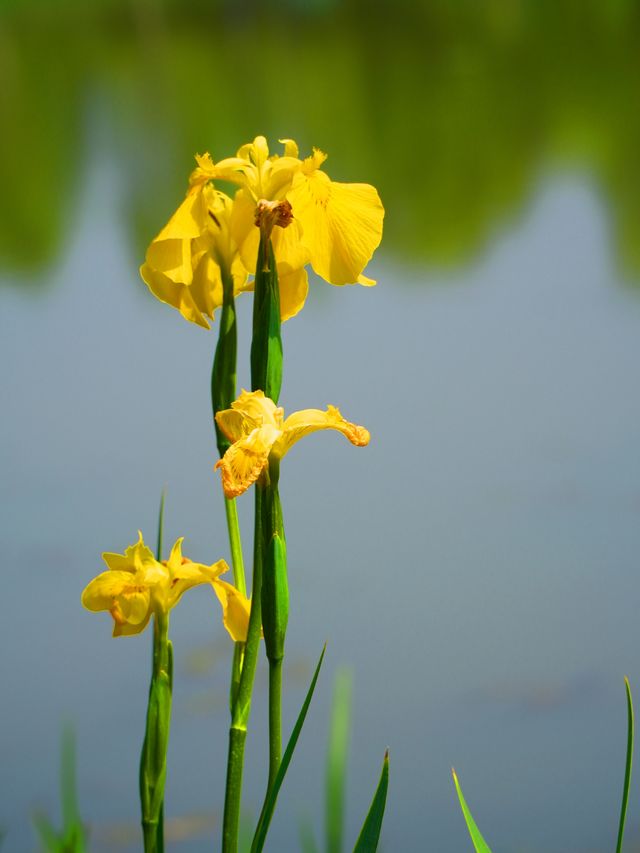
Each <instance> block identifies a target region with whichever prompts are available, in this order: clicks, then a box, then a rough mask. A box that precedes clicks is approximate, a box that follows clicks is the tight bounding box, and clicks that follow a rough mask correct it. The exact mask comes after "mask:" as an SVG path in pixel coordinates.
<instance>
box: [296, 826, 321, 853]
mask: <svg viewBox="0 0 640 853" xmlns="http://www.w3.org/2000/svg"><path fill="white" fill-rule="evenodd" d="M298 832H299V835H300V850H301V851H302V853H320V848H319V847H318V845H317V844H316V839H315V837H314V834H313V827H312V826H311V821H310V820H309V818H308V817H305V818H302V819H301V820H300V823H299V825H298Z"/></svg>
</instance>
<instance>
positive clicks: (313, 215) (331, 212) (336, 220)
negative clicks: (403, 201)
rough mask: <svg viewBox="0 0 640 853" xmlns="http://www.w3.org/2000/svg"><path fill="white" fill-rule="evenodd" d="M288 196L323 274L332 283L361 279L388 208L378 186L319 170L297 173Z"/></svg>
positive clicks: (314, 264)
mask: <svg viewBox="0 0 640 853" xmlns="http://www.w3.org/2000/svg"><path fill="white" fill-rule="evenodd" d="M286 197H287V199H288V200H289V201H290V202H291V206H292V207H293V215H294V217H295V218H296V219H297V220H299V222H300V223H301V224H302V229H303V233H302V238H301V239H302V243H303V244H304V246H306V248H307V249H308V250H309V253H310V260H311V266H312V267H313V269H314V270H315V271H316V272H317V273H318V275H319V276H321V277H322V278H324V279H325V280H326V281H328V282H330V283H331V284H353V283H355V282H357V281H358V278H359V276H360V275H361V274H362V271H363V270H364V268H365V266H366V265H367V263H368V261H369V260H370V258H371V256H372V255H373V252H374V251H375V249H376V248H377V246H378V244H379V243H380V240H381V238H382V220H383V217H384V208H383V207H382V202H381V201H380V197H379V196H378V193H377V191H376V190H375V188H374V187H372V186H370V185H369V184H341V183H336V182H332V181H331V180H330V179H329V177H328V175H326V174H325V173H324V172H322V171H320V170H317V171H312V172H310V173H308V174H305V173H303V172H299V173H298V174H297V175H295V177H294V178H293V182H292V185H291V189H290V190H289V192H288V193H287V196H286Z"/></svg>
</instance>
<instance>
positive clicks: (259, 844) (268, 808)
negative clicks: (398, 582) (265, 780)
mask: <svg viewBox="0 0 640 853" xmlns="http://www.w3.org/2000/svg"><path fill="white" fill-rule="evenodd" d="M326 650H327V646H326V644H325V645H324V647H323V649H322V654H321V655H320V660H319V661H318V665H317V666H316V671H315V672H314V674H313V678H312V679H311V685H310V687H309V690H308V691H307V695H306V697H305V700H304V702H303V703H302V708H301V709H300V713H299V714H298V719H297V720H296V724H295V726H294V727H293V731H292V732H291V737H290V738H289V743H288V744H287V748H286V749H285V751H284V755H283V756H282V761H281V762H280V767H279V768H278V772H277V774H276V778H275V779H274V780H273V785H272V787H271V790H270V791H269V796H268V797H267V799H266V801H265V804H264V808H263V810H262V814H261V815H260V820H259V821H258V826H257V827H256V832H255V835H254V836H253V843H252V845H251V853H260V851H261V850H262V848H263V847H264V842H265V840H266V837H267V832H268V831H269V824H270V823H271V818H272V817H273V811H274V809H275V807H276V801H277V799H278V794H279V792H280V788H281V787H282V782H283V780H284V777H285V774H286V772H287V770H288V768H289V764H290V763H291V758H292V756H293V751H294V749H295V748H296V745H297V743H298V738H299V737H300V732H301V731H302V726H303V725H304V721H305V718H306V716H307V711H308V710H309V705H310V704H311V699H312V697H313V691H314V690H315V688H316V682H317V680H318V676H319V675H320V667H321V666H322V661H323V660H324V653H325V652H326Z"/></svg>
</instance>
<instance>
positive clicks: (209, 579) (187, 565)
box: [82, 532, 250, 641]
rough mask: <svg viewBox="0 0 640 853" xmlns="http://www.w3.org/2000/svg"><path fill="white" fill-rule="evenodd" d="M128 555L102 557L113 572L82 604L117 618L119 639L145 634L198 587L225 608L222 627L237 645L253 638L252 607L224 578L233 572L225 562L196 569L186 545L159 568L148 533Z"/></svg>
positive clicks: (93, 583) (174, 550) (93, 586)
mask: <svg viewBox="0 0 640 853" xmlns="http://www.w3.org/2000/svg"><path fill="white" fill-rule="evenodd" d="M138 536H139V539H138V541H137V542H136V544H135V545H131V546H130V547H129V548H127V549H126V551H125V552H124V554H110V553H105V554H103V555H102V558H103V560H104V561H105V563H106V564H107V566H108V567H109V570H108V571H106V572H102V574H100V575H98V576H97V577H96V578H94V579H93V580H92V581H91V583H90V584H89V585H88V586H87V587H86V588H85V590H84V592H83V593H82V604H83V606H84V607H85V608H86V609H87V610H92V611H94V612H97V611H100V610H108V611H109V612H110V613H111V615H112V616H113V621H114V625H113V636H114V637H121V636H128V635H131V634H139V633H140V632H141V631H143V630H144V629H145V628H146V626H147V624H148V622H149V620H150V618H151V616H152V614H153V613H155V612H163V613H168V611H169V610H171V608H172V607H175V605H176V604H177V603H178V601H180V598H181V597H182V594H183V593H184V592H185V591H186V590H187V589H190V588H191V587H192V586H198V585H199V584H204V583H210V584H211V585H212V586H213V589H214V592H215V593H216V595H217V597H218V600H219V601H220V604H221V605H222V621H223V622H224V626H225V628H226V629H227V631H228V632H229V634H230V635H231V638H232V639H233V640H234V641H244V640H246V637H247V626H248V623H249V610H250V602H249V600H248V599H247V598H245V596H243V595H242V594H241V593H240V592H238V590H237V589H236V588H235V587H234V586H232V585H231V584H229V583H225V581H221V580H220V579H219V575H221V574H223V573H224V572H226V571H227V570H228V568H229V567H228V566H227V564H226V563H225V561H224V560H218V562H217V563H214V564H213V565H212V566H205V565H202V564H201V563H193V562H191V560H188V559H186V558H185V557H183V556H182V539H178V541H177V542H176V543H175V545H174V546H173V548H172V549H171V555H170V557H169V559H168V560H166V561H165V562H162V563H159V562H158V561H157V560H156V559H155V557H154V556H153V553H152V552H151V550H150V549H149V548H148V547H147V546H146V545H145V544H144V541H143V538H142V533H140V532H138Z"/></svg>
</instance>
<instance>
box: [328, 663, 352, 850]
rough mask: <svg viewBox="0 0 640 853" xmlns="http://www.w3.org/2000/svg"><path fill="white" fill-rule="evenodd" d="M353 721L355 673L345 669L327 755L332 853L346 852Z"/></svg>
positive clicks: (336, 693) (338, 679) (336, 697)
mask: <svg viewBox="0 0 640 853" xmlns="http://www.w3.org/2000/svg"><path fill="white" fill-rule="evenodd" d="M350 723H351V674H350V673H349V672H348V671H347V670H341V671H340V672H339V673H338V674H337V676H336V683H335V687H334V693H333V710H332V715H331V731H330V734H329V751H328V755H327V807H326V808H327V811H326V833H327V851H328V853H342V835H343V827H344V787H345V780H346V776H347V754H348V749H349V726H350Z"/></svg>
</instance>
